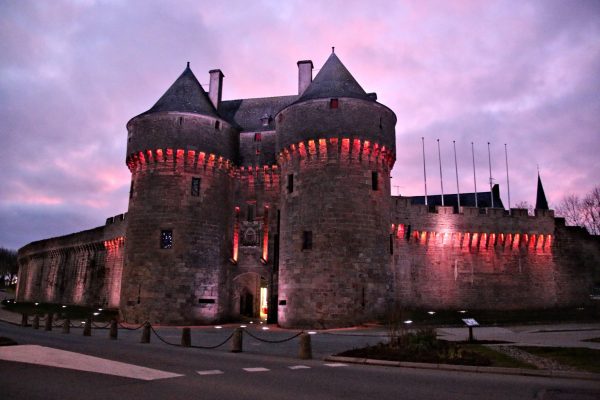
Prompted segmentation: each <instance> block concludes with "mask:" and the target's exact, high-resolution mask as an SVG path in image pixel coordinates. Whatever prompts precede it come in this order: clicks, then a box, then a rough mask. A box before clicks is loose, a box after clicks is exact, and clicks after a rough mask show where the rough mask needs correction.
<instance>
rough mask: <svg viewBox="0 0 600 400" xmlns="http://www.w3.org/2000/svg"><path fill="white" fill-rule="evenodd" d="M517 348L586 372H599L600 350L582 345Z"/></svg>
mask: <svg viewBox="0 0 600 400" xmlns="http://www.w3.org/2000/svg"><path fill="white" fill-rule="evenodd" d="M519 349H521V350H525V351H526V352H528V353H531V354H535V355H536V356H540V357H547V358H551V359H553V360H556V361H558V362H559V363H561V364H565V365H570V366H572V367H575V368H577V369H581V370H583V371H588V372H598V373H600V350H596V349H587V348H583V347H535V346H519Z"/></svg>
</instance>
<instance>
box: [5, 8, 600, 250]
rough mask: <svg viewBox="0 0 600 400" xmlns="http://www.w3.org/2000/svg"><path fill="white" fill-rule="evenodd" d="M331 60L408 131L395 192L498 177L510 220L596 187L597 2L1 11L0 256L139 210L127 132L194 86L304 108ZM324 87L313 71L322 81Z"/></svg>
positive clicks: (401, 137) (465, 187)
mask: <svg viewBox="0 0 600 400" xmlns="http://www.w3.org/2000/svg"><path fill="white" fill-rule="evenodd" d="M331 46H335V47H336V54H338V56H339V57H340V59H341V60H342V62H343V63H344V64H345V65H346V67H348V69H349V70H350V71H351V72H352V74H353V75H354V77H355V78H356V79H357V80H358V82H359V83H360V84H361V85H362V86H363V88H364V89H365V90H366V91H367V92H373V91H374V92H377V94H378V98H379V101H380V102H382V103H384V104H386V105H387V106H389V107H390V108H391V109H392V110H394V112H395V113H396V115H397V116H398V124H397V126H396V135H397V162H396V165H395V167H394V171H393V174H392V176H393V182H392V185H393V192H394V194H396V192H399V193H401V194H404V195H419V194H422V192H423V189H422V187H423V182H422V180H423V166H422V158H421V157H422V153H421V151H422V150H421V137H424V138H425V143H426V158H427V173H428V188H429V193H430V194H433V193H439V167H438V160H437V146H436V139H438V138H439V139H440V143H441V149H442V164H443V171H444V188H445V192H446V193H449V192H451V191H452V192H455V191H456V182H455V176H454V158H453V153H452V141H453V140H455V141H456V149H457V153H458V168H459V175H460V188H461V191H465V192H466V191H468V192H471V191H473V170H472V166H471V162H472V161H471V142H474V145H475V157H476V162H477V185H478V189H480V190H484V189H485V187H486V185H488V182H489V177H488V175H489V172H488V157H487V142H490V143H491V156H492V175H493V177H494V178H495V179H496V182H497V183H499V184H500V185H501V192H502V196H503V201H504V204H505V205H507V204H508V199H507V196H506V170H505V163H504V144H505V143H506V144H507V145H508V161H509V168H510V184H511V185H510V189H511V203H512V204H513V205H514V204H515V203H516V202H518V201H528V202H529V203H534V202H535V184H536V179H537V168H538V165H539V168H540V171H541V176H542V179H543V181H544V185H545V189H546V194H547V196H548V198H549V202H550V204H551V206H552V205H555V204H557V203H558V201H559V200H560V199H561V198H562V197H563V196H564V195H565V194H570V193H575V194H580V195H583V194H585V193H586V192H589V191H590V189H591V188H592V187H593V186H594V185H598V184H600V178H599V177H598V173H599V171H600V157H599V153H600V2H599V1H593V0H568V1H567V0H565V1H549V0H544V1H458V0H457V1H439V2H438V1H389V2H388V1H373V0H371V1H369V2H366V1H356V2H354V1H348V0H341V1H336V0H328V1H323V2H317V1H283V0H275V1H258V0H254V1H251V2H249V1H217V2H215V1H210V2H209V1H199V0H189V1H154V0H152V1H150V0H143V1H125V0H122V1H120V0H107V1H100V0H98V1H95V0H72V1H59V0H52V1H50V0H48V1H42V0H39V1H33V0H32V1H27V0H19V1H17V0H0V54H1V56H0V151H1V152H2V157H1V158H0V182H1V183H0V246H1V247H8V248H18V247H21V246H23V245H25V244H26V243H28V242H30V241H33V240H38V239H42V238H47V237H50V236H57V235H62V234H67V233H71V232H75V231H79V230H83V229H89V228H92V227H95V226H98V225H102V224H103V223H104V220H105V218H106V217H108V216H111V215H115V214H119V213H121V212H124V211H126V210H127V200H128V196H127V193H128V190H129V172H128V170H127V168H126V166H125V162H124V160H125V142H126V130H125V124H126V122H127V121H128V120H129V119H130V118H131V117H133V116H135V115H137V114H139V113H141V112H143V111H145V110H147V109H148V108H150V107H151V106H152V105H153V104H154V102H155V101H156V100H158V98H159V97H160V96H161V95H162V94H163V92H164V91H165V90H166V89H167V88H168V87H169V85H170V84H171V83H172V82H173V81H174V80H175V79H176V78H177V77H178V76H179V74H180V73H181V72H182V71H183V69H184V68H185V63H186V61H190V62H191V66H192V69H193V71H194V72H195V74H196V76H197V77H198V78H199V80H200V82H201V83H207V82H208V73H207V72H208V70H210V69H213V68H220V69H221V70H222V71H223V72H224V74H225V81H224V92H223V97H224V99H235V98H246V97H264V96H275V95H286V94H294V93H296V91H297V67H296V61H298V60H303V59H311V60H313V62H314V64H315V68H316V69H318V68H320V67H321V65H322V64H323V63H324V62H325V60H326V58H327V56H328V54H329V53H330V51H331ZM316 72H317V71H315V73H316Z"/></svg>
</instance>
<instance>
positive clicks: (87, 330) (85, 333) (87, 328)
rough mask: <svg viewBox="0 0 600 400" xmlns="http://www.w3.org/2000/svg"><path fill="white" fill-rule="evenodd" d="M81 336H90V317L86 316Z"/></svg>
mask: <svg viewBox="0 0 600 400" xmlns="http://www.w3.org/2000/svg"><path fill="white" fill-rule="evenodd" d="M83 336H92V318H91V317H87V319H86V320H85V325H84V327H83Z"/></svg>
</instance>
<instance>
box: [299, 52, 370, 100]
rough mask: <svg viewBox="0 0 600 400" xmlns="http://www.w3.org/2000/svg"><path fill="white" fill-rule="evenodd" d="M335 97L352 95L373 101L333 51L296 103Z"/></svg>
mask: <svg viewBox="0 0 600 400" xmlns="http://www.w3.org/2000/svg"><path fill="white" fill-rule="evenodd" d="M337 97H353V98H357V99H363V100H368V101H374V99H373V98H371V97H369V96H368V95H367V93H366V92H365V91H364V90H363V88H362V87H360V85H359V84H358V82H356V79H354V77H353V76H352V74H351V73H350V71H348V69H346V67H345V66H344V64H342V62H341V61H340V59H339V58H338V57H337V56H336V55H335V53H331V55H330V56H329V58H328V59H327V61H326V62H325V64H324V65H323V67H322V68H321V70H320V71H319V73H318V74H317V76H316V77H315V79H314V80H313V81H312V82H311V84H310V85H308V87H307V88H306V90H305V91H304V93H302V96H300V98H299V99H298V100H297V101H296V103H300V102H302V101H306V100H313V99H323V98H337Z"/></svg>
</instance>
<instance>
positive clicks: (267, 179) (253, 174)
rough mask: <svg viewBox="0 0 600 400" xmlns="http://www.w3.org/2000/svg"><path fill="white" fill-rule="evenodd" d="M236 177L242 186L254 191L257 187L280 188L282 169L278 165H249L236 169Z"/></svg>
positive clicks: (265, 188)
mask: <svg viewBox="0 0 600 400" xmlns="http://www.w3.org/2000/svg"><path fill="white" fill-rule="evenodd" d="M235 177H236V178H237V179H238V180H239V182H240V183H241V185H242V187H243V188H245V189H246V190H248V191H249V192H252V191H254V190H255V188H256V187H262V188H263V189H264V190H267V191H271V190H275V191H277V190H279V177H280V170H279V167H278V166H277V165H249V166H241V167H237V168H236V169H235Z"/></svg>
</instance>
